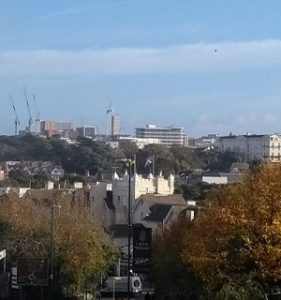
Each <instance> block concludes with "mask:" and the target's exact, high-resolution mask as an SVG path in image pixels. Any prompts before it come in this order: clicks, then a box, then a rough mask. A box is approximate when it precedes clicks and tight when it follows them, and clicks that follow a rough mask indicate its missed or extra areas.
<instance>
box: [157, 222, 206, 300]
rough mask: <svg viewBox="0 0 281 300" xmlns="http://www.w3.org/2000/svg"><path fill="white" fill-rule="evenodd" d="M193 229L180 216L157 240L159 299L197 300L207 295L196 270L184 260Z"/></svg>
mask: <svg viewBox="0 0 281 300" xmlns="http://www.w3.org/2000/svg"><path fill="white" fill-rule="evenodd" d="M191 226H192V223H191V222H190V221H188V220H187V219H186V218H185V217H180V218H179V219H178V220H177V221H175V222H174V223H173V224H171V226H170V227H169V228H165V229H164V230H161V231H159V232H158V233H157V234H156V236H155V238H154V246H153V249H154V250H153V279H154V283H155V292H156V295H157V299H193V300H196V299H203V297H204V296H206V291H205V289H204V287H203V285H202V281H201V280H200V278H199V277H198V276H197V275H196V273H195V271H194V269H193V268H192V267H191V265H188V266H186V265H185V264H184V263H183V261H182V259H181V255H182V250H183V242H184V237H185V235H186V232H187V231H188V230H189V228H190V227H191ZM200 297H201V298H200Z"/></svg>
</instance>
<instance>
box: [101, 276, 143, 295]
mask: <svg viewBox="0 0 281 300" xmlns="http://www.w3.org/2000/svg"><path fill="white" fill-rule="evenodd" d="M127 280H128V278H127V276H122V277H108V278H107V279H106V280H105V281H104V283H103V286H102V289H101V294H102V295H104V296H107V295H113V294H115V295H116V296H119V295H120V296H121V295H127V291H128V285H127V282H128V281H127ZM130 293H131V295H133V296H134V297H137V296H140V295H141V294H142V284H141V279H140V277H139V276H131V277H130Z"/></svg>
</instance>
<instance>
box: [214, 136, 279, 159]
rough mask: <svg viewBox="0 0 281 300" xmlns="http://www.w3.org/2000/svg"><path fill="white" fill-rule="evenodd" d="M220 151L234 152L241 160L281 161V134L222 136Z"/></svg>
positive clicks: (219, 145)
mask: <svg viewBox="0 0 281 300" xmlns="http://www.w3.org/2000/svg"><path fill="white" fill-rule="evenodd" d="M218 149H219V151H220V152H227V151H229V152H232V153H234V154H235V155H236V156H237V158H238V159H239V160H241V161H246V162H250V161H254V160H267V161H273V162H280V161H281V134H271V135H270V134H259V135H258V134H247V135H229V136H222V137H220V138H219V141H218Z"/></svg>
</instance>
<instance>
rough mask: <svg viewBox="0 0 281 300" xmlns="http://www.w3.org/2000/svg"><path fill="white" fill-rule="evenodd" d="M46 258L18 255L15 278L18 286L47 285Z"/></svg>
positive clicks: (47, 266)
mask: <svg viewBox="0 0 281 300" xmlns="http://www.w3.org/2000/svg"><path fill="white" fill-rule="evenodd" d="M48 268H49V265H48V260H47V259H44V258H30V257H19V258H18V269H17V279H18V285H19V286H47V285H48Z"/></svg>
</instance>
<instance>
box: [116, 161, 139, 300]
mask: <svg viewBox="0 0 281 300" xmlns="http://www.w3.org/2000/svg"><path fill="white" fill-rule="evenodd" d="M116 161H117V162H121V163H124V164H125V166H126V167H128V169H129V185H128V268H127V299H128V300H130V276H131V269H130V266H131V230H132V223H131V210H132V209H131V177H132V170H131V167H132V164H134V163H135V162H134V161H133V160H132V159H128V158H123V159H117V160H116Z"/></svg>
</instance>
